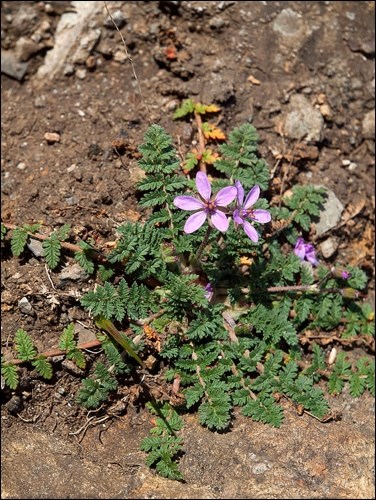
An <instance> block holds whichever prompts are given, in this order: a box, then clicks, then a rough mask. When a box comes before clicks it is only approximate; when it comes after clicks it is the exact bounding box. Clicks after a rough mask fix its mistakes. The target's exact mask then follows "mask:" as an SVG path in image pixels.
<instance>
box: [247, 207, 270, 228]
mask: <svg viewBox="0 0 376 500" xmlns="http://www.w3.org/2000/svg"><path fill="white" fill-rule="evenodd" d="M252 219H253V220H255V221H256V222H261V223H262V224H266V223H267V222H270V221H271V220H272V216H271V215H270V212H269V211H268V210H262V209H261V208H257V209H256V210H253V217H252Z"/></svg>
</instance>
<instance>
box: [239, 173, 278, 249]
mask: <svg viewBox="0 0 376 500" xmlns="http://www.w3.org/2000/svg"><path fill="white" fill-rule="evenodd" d="M235 186H236V189H237V196H238V203H237V209H236V210H234V213H233V218H234V222H235V223H236V224H241V225H242V226H243V229H244V232H245V234H246V235H247V236H248V238H250V239H251V240H252V241H253V242H254V243H257V242H258V239H259V235H258V232H257V231H256V229H255V228H254V227H253V225H252V224H251V223H250V222H248V220H247V219H250V220H251V221H255V222H260V223H261V224H266V223H267V222H270V220H271V218H272V217H271V215H270V212H269V211H268V210H262V209H257V208H256V209H253V208H252V206H253V205H254V204H255V203H256V201H257V200H258V199H259V197H260V187H259V186H254V187H253V188H252V189H251V190H250V192H249V193H248V195H247V197H246V199H245V201H244V189H243V186H242V185H241V183H240V181H235ZM243 201H244V203H243Z"/></svg>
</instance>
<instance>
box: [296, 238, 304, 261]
mask: <svg viewBox="0 0 376 500" xmlns="http://www.w3.org/2000/svg"><path fill="white" fill-rule="evenodd" d="M305 252H306V251H305V244H304V240H303V238H298V239H297V241H296V243H295V247H294V254H295V255H296V256H297V257H299V259H302V260H303V259H304V257H305Z"/></svg>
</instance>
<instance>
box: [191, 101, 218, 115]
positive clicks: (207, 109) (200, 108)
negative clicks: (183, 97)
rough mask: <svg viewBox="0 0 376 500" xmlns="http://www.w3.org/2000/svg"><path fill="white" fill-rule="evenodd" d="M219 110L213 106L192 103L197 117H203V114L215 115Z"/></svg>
mask: <svg viewBox="0 0 376 500" xmlns="http://www.w3.org/2000/svg"><path fill="white" fill-rule="evenodd" d="M220 110H221V108H219V107H218V106H216V105H215V104H201V102H196V103H194V111H195V113H198V114H199V115H204V114H205V113H217V112H218V111H220Z"/></svg>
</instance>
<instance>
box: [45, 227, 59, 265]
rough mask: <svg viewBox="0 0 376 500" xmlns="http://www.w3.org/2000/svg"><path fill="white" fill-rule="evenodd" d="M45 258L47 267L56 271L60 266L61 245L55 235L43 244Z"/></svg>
mask: <svg viewBox="0 0 376 500" xmlns="http://www.w3.org/2000/svg"><path fill="white" fill-rule="evenodd" d="M42 247H43V251H44V257H45V259H46V261H47V265H48V267H49V268H50V269H55V267H56V266H57V265H58V264H59V260H60V250H61V243H60V241H59V240H58V239H57V237H56V236H55V235H54V234H53V235H52V236H51V237H50V238H48V240H45V241H44V242H43V243H42Z"/></svg>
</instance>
